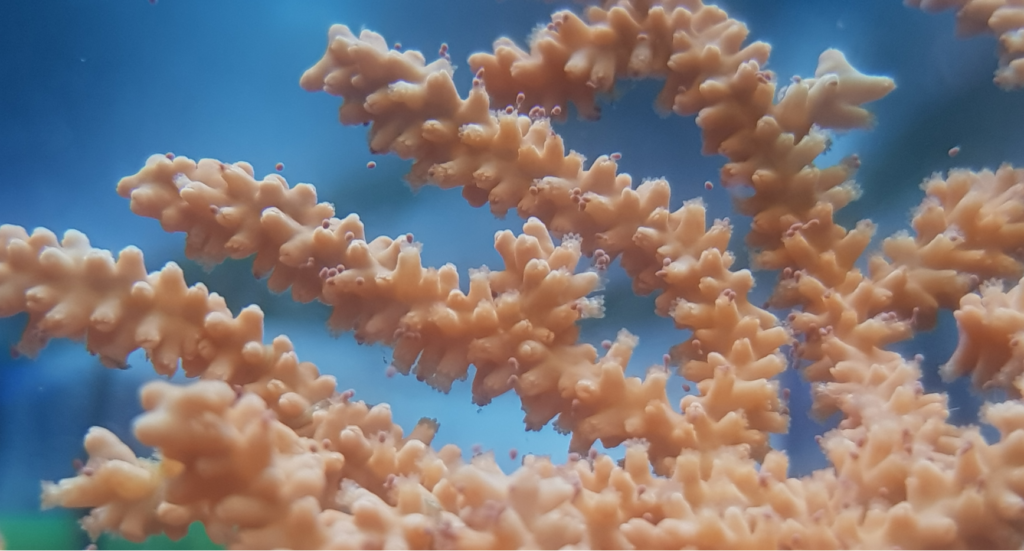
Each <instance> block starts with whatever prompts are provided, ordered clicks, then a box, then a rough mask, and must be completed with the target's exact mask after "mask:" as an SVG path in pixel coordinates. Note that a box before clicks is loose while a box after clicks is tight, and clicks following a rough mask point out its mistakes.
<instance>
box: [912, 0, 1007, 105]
mask: <svg viewBox="0 0 1024 551" xmlns="http://www.w3.org/2000/svg"><path fill="white" fill-rule="evenodd" d="M904 3H905V4H906V5H908V6H911V7H914V8H920V9H922V10H924V11H927V12H939V11H943V10H956V30H957V33H958V34H960V35H961V36H974V35H978V34H982V33H988V34H991V35H994V36H995V37H996V38H997V39H998V40H999V69H998V70H996V74H995V78H993V81H994V82H995V83H996V84H998V85H999V86H1001V87H1002V88H1004V89H1006V90H1012V89H1016V88H1020V87H1022V86H1024V5H1021V3H1020V2H1019V1H1017V0H904Z"/></svg>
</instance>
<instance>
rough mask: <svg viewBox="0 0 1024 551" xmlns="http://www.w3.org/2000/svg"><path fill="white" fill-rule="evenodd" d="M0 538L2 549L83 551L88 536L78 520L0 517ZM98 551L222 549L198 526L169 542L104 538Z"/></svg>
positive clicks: (162, 538)
mask: <svg viewBox="0 0 1024 551" xmlns="http://www.w3.org/2000/svg"><path fill="white" fill-rule="evenodd" d="M0 534H2V535H3V542H4V546H5V548H6V549H84V548H85V546H87V545H89V543H90V542H89V536H88V535H87V534H86V533H85V531H84V530H82V528H81V527H80V526H79V525H78V517H76V516H73V515H67V514H53V513H37V514H27V515H5V516H0ZM96 546H97V548H98V549H223V547H222V546H219V545H216V544H215V543H213V542H212V541H210V538H208V537H206V531H205V530H203V527H202V526H201V525H199V524H198V523H196V524H193V525H192V526H191V527H190V528H189V531H188V534H187V535H185V537H184V538H181V539H180V540H178V541H172V540H171V539H170V538H168V537H167V536H154V537H151V538H149V539H147V540H146V541H144V542H142V543H134V542H130V541H128V540H126V539H123V538H119V537H116V536H111V535H104V536H102V537H100V539H99V541H97V542H96Z"/></svg>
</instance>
